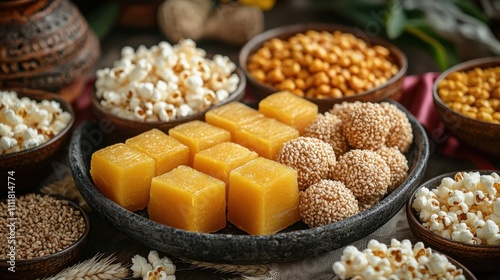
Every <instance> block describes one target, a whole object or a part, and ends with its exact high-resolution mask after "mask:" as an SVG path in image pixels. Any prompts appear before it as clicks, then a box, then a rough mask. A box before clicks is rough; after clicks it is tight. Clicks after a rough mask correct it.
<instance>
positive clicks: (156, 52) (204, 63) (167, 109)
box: [95, 39, 240, 121]
mask: <svg viewBox="0 0 500 280" xmlns="http://www.w3.org/2000/svg"><path fill="white" fill-rule="evenodd" d="M235 70H236V64H235V63H233V62H232V61H231V60H230V59H229V58H228V57H227V56H223V55H219V54H216V55H214V56H213V59H209V58H207V57H206V53H205V51H204V50H202V49H199V48H196V43H195V42H194V41H193V40H191V39H184V40H181V41H179V43H178V44H176V45H170V44H169V43H167V42H161V43H159V44H158V45H155V46H152V47H151V48H149V49H148V48H146V47H145V46H140V47H139V48H138V49H137V50H136V51H135V52H134V50H133V49H132V48H131V47H124V48H123V49H122V52H121V59H120V60H118V61H116V62H115V63H114V67H112V68H104V69H100V70H98V71H97V80H96V84H95V85H96V94H97V98H98V99H99V100H100V103H101V105H102V106H103V107H104V108H105V109H107V110H109V111H110V112H111V113H113V114H115V115H117V116H118V117H121V118H125V119H131V120H140V121H169V120H173V119H176V118H181V117H185V116H188V115H191V114H194V113H197V112H200V111H202V110H204V109H206V108H208V107H211V106H212V105H215V104H217V103H218V102H220V101H222V100H224V99H226V98H228V97H229V96H230V94H231V93H233V92H234V91H235V90H236V89H237V87H238V83H239V82H240V79H239V77H238V75H236V74H235V73H234V71H235Z"/></svg>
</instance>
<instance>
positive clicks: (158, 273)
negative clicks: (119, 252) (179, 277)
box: [130, 250, 176, 280]
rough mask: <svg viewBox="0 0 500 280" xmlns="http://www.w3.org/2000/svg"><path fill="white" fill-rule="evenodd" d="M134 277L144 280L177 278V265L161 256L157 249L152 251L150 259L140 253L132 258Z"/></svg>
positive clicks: (171, 279)
mask: <svg viewBox="0 0 500 280" xmlns="http://www.w3.org/2000/svg"><path fill="white" fill-rule="evenodd" d="M130 269H131V270H132V272H133V275H132V276H133V277H134V278H142V279H144V280H175V279H176V278H175V269H176V267H175V265H174V264H173V263H172V261H171V260H170V259H169V258H167V257H164V258H160V257H159V255H158V252H157V251H154V250H152V251H150V252H149V255H148V260H146V259H145V258H144V257H141V256H139V255H135V256H134V257H133V258H132V267H131V268H130Z"/></svg>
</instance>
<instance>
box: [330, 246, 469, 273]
mask: <svg viewBox="0 0 500 280" xmlns="http://www.w3.org/2000/svg"><path fill="white" fill-rule="evenodd" d="M332 269H333V271H334V272H335V274H337V276H338V277H340V279H353V280H356V279H364V280H371V279H374V280H375V279H455V280H465V276H464V275H463V271H462V269H460V268H457V267H456V266H455V265H454V264H452V263H451V262H449V261H448V258H447V257H446V256H444V255H442V254H440V253H436V252H433V251H432V250H431V249H430V248H425V247H424V244H423V243H422V242H417V243H415V245H412V243H411V241H409V240H407V239H405V240H402V241H398V240H396V239H392V240H391V244H390V245H389V246H387V245H386V244H383V243H380V242H378V241H377V240H374V239H372V240H370V241H369V242H368V245H367V248H366V249H365V250H363V251H359V250H358V249H357V248H356V247H354V246H352V245H350V246H347V247H345V249H344V251H343V253H342V256H341V259H340V261H337V262H335V263H334V264H333V266H332Z"/></svg>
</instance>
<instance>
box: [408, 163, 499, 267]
mask: <svg viewBox="0 0 500 280" xmlns="http://www.w3.org/2000/svg"><path fill="white" fill-rule="evenodd" d="M492 172H495V171H488V170H483V171H480V174H491V173H492ZM455 174H456V172H450V173H446V174H442V175H439V176H437V177H434V178H433V179H430V180H429V181H427V182H425V183H424V184H422V185H421V186H420V187H419V188H417V189H416V190H415V191H414V192H413V194H412V196H411V197H410V200H409V201H408V203H407V204H406V216H407V219H408V226H409V228H410V230H411V232H412V233H413V235H415V237H417V238H418V239H419V240H421V241H422V242H424V244H425V245H426V246H429V247H431V248H432V249H435V250H437V251H439V252H442V253H443V254H445V255H448V256H450V257H451V258H453V259H455V260H456V261H458V262H460V263H461V264H463V265H464V266H466V267H467V268H468V269H469V270H471V271H473V272H500V266H499V264H500V245H473V244H465V243H462V242H458V241H454V240H451V239H448V238H444V237H442V236H440V235H439V234H437V233H434V232H432V231H430V230H428V229H427V228H425V227H424V226H423V225H422V223H421V222H420V219H419V217H418V213H417V211H416V210H415V209H413V207H411V205H412V203H413V201H414V200H415V194H416V193H417V192H418V190H419V189H420V188H423V187H426V188H428V189H429V190H431V189H434V188H436V187H437V186H438V185H439V184H440V183H441V180H442V179H443V178H445V177H451V178H453V176H455Z"/></svg>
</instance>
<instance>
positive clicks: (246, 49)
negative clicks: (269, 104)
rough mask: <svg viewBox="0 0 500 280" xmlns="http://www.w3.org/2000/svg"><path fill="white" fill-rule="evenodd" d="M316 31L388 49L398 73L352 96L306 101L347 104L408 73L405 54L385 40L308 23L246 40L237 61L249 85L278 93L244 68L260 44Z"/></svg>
mask: <svg viewBox="0 0 500 280" xmlns="http://www.w3.org/2000/svg"><path fill="white" fill-rule="evenodd" d="M309 29H312V30H316V31H323V30H326V31H328V30H331V31H335V30H338V31H342V32H346V33H350V34H353V35H354V36H356V37H357V38H360V39H363V40H364V41H366V42H367V43H371V44H376V45H381V46H384V47H387V48H390V51H391V54H392V55H393V56H394V57H395V58H396V60H397V64H401V65H398V66H399V67H400V68H399V69H398V72H397V73H396V74H395V75H393V76H392V77H391V78H390V79H388V80H387V81H386V82H385V83H383V84H381V85H378V86H376V87H373V88H371V89H369V90H365V91H363V92H361V93H357V94H355V95H353V96H345V97H341V98H315V97H308V98H307V99H308V100H310V101H313V102H321V101H324V100H343V101H346V102H349V101H351V100H355V99H359V98H362V97H365V96H367V95H370V94H372V93H374V92H376V91H379V90H381V89H383V88H386V87H388V86H390V85H392V84H394V83H395V82H396V81H398V80H399V79H402V78H403V77H404V76H405V75H406V73H407V71H408V59H407V57H406V55H405V53H404V52H403V51H402V50H400V49H399V48H398V47H397V46H396V45H394V44H392V43H390V42H389V41H387V40H384V39H382V38H380V37H377V36H372V35H369V34H367V33H366V32H364V31H362V30H361V29H357V28H355V27H351V26H348V25H342V24H328V23H319V22H308V23H298V24H292V25H287V26H280V27H276V28H273V29H269V30H266V31H264V32H262V33H259V34H257V35H255V36H253V37H252V38H251V39H250V40H248V41H247V42H246V43H245V45H244V46H243V47H242V48H241V49H240V52H239V54H238V61H239V64H240V67H241V69H242V70H243V72H244V74H245V76H246V77H247V80H249V81H250V82H251V83H253V84H256V85H257V86H258V87H260V88H265V89H267V90H270V91H276V92H277V91H280V90H278V89H276V88H274V87H272V86H270V85H268V84H265V83H262V82H260V81H258V80H257V79H255V78H254V77H253V76H252V75H251V74H250V72H249V71H248V69H247V67H246V62H247V61H248V59H249V58H250V55H251V54H252V53H253V52H255V51H256V50H257V49H258V48H259V47H260V46H262V44H263V43H264V42H265V41H267V40H269V39H271V38H274V37H278V36H281V35H282V34H291V35H290V36H293V34H296V33H298V32H305V31H306V30H309Z"/></svg>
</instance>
